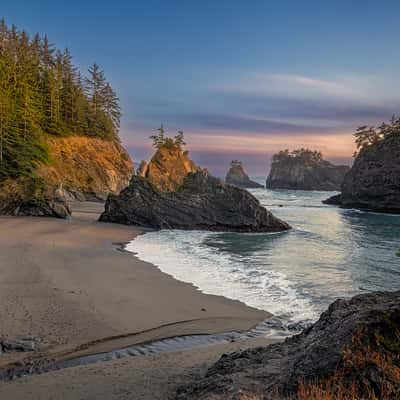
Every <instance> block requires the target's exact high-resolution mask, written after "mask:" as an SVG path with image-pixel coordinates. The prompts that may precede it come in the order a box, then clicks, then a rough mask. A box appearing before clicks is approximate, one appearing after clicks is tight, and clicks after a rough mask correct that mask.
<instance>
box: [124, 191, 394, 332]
mask: <svg viewBox="0 0 400 400" xmlns="http://www.w3.org/2000/svg"><path fill="white" fill-rule="evenodd" d="M250 191H251V193H252V194H253V195H254V196H256V197H257V198H258V199H259V200H260V202H261V204H262V205H263V206H265V207H267V208H268V209H269V210H271V211H272V212H273V213H274V214H275V215H276V216H277V217H280V218H281V219H283V220H285V221H287V222H288V223H290V224H291V226H292V227H293V229H292V230H290V231H288V232H283V233H275V234H242V233H211V232H204V231H201V232H200V231H179V230H162V231H158V232H149V233H146V234H144V235H142V236H139V237H137V238H136V239H134V240H133V241H132V242H131V243H129V244H128V245H127V250H129V251H132V252H134V253H136V254H137V256H138V257H139V258H140V259H142V260H144V261H148V262H150V263H152V264H155V265H157V266H158V267H159V268H160V269H161V270H162V271H163V272H166V273H168V274H170V275H172V276H173V277H175V278H176V279H179V280H181V281H184V282H190V283H193V284H194V285H195V286H197V287H198V288H199V289H200V290H201V291H203V292H204V293H209V294H215V295H223V296H225V297H229V298H231V299H236V300H241V301H242V302H244V303H246V304H248V305H249V306H253V307H257V308H259V309H263V310H266V311H269V312H271V313H273V314H275V315H276V316H277V317H278V318H279V319H280V320H281V321H283V322H284V323H285V324H286V325H289V324H292V323H295V324H297V323H300V324H302V323H307V322H311V321H315V320H316V319H317V318H318V316H319V315H320V313H321V312H322V311H324V310H325V309H326V308H327V306H328V305H329V304H330V303H331V302H332V301H333V300H335V299H337V298H339V297H349V296H353V295H355V294H358V293H365V292H369V291H373V290H399V289H400V257H398V256H396V253H397V251H399V249H400V216H396V215H386V214H377V213H371V212H362V211H358V210H343V209H340V208H337V207H334V206H329V205H324V204H322V200H324V199H326V198H328V197H329V196H332V195H333V194H335V193H332V192H308V191H307V192H306V191H291V190H266V189H254V190H250Z"/></svg>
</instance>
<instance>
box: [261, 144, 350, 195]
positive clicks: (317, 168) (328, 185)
mask: <svg viewBox="0 0 400 400" xmlns="http://www.w3.org/2000/svg"><path fill="white" fill-rule="evenodd" d="M349 169H350V168H349V167H348V166H345V165H333V164H332V163H330V162H329V161H326V160H324V159H323V158H322V154H321V153H320V152H318V151H312V150H309V149H299V150H294V151H292V152H289V150H284V151H280V152H279V153H278V154H275V155H274V157H273V159H272V165H271V171H270V173H269V176H268V178H267V182H266V186H267V188H268V189H293V190H327V191H330V190H332V191H334V190H340V188H341V185H342V183H343V180H344V177H345V175H346V173H347V172H348V171H349Z"/></svg>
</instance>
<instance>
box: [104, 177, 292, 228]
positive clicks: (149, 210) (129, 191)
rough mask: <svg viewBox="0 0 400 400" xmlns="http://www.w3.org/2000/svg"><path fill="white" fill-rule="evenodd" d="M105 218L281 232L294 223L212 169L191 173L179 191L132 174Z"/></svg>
mask: <svg viewBox="0 0 400 400" xmlns="http://www.w3.org/2000/svg"><path fill="white" fill-rule="evenodd" d="M100 221H103V222H117V223H122V224H127V225H140V226H145V227H152V228H158V229H161V228H167V229H200V230H211V231H233V232H279V231H284V230H287V229H289V228H290V226H289V225H288V224H287V223H285V222H283V221H281V220H279V219H278V218H276V217H274V216H273V215H272V214H271V213H270V212H269V211H267V210H266V209H265V208H264V207H262V206H261V205H260V203H259V201H258V200H257V199H256V198H255V197H254V196H252V195H251V194H250V193H249V192H247V191H246V190H243V189H240V188H237V187H234V186H231V185H225V184H224V183H223V182H222V181H220V180H219V179H217V178H214V177H212V176H210V175H209V174H208V173H207V172H206V171H199V172H196V173H190V174H188V175H187V176H186V178H185V180H184V181H183V184H182V185H181V186H179V188H178V189H177V191H176V192H162V191H160V190H158V189H157V188H156V186H154V185H153V184H152V183H151V182H150V181H149V180H147V179H145V178H141V177H138V176H134V177H132V180H131V183H130V185H129V187H128V188H126V189H125V190H123V191H122V192H121V193H120V195H119V196H115V195H110V196H109V197H108V199H107V202H106V205H105V211H104V213H103V214H102V215H101V217H100Z"/></svg>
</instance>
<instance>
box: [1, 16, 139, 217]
mask: <svg viewBox="0 0 400 400" xmlns="http://www.w3.org/2000/svg"><path fill="white" fill-rule="evenodd" d="M0 28H1V29H0V50H1V51H0V65H1V87H0V104H1V124H0V214H6V215H40V216H59V217H65V216H67V215H68V214H69V209H68V207H67V205H66V202H67V201H68V200H71V199H78V200H85V199H86V200H104V199H105V198H106V196H107V195H108V193H118V192H119V191H120V190H121V189H122V188H123V187H125V186H126V185H127V184H128V183H129V179H130V176H131V174H132V172H133V171H132V170H133V166H132V162H131V160H130V158H129V155H128V154H127V152H126V151H125V150H124V149H123V148H122V147H121V145H120V143H119V138H118V132H119V127H120V117H121V110H120V106H119V99H118V97H117V95H116V93H115V91H114V90H113V88H112V87H111V85H110V83H109V82H108V81H107V80H106V77H105V74H104V71H102V70H101V68H100V67H99V65H98V64H96V63H94V64H92V65H91V66H90V67H89V69H88V75H87V76H84V75H83V74H81V73H80V72H79V71H78V68H76V67H75V66H74V65H73V62H72V56H71V54H70V52H69V51H68V50H64V51H61V50H57V49H56V48H55V47H54V46H53V45H52V44H50V43H49V40H48V38H47V36H46V35H45V36H41V35H39V34H36V35H35V36H34V37H32V38H30V37H29V35H28V34H27V32H26V31H20V30H18V29H17V28H16V27H15V26H12V27H8V26H7V25H6V23H5V21H4V20H2V21H0Z"/></svg>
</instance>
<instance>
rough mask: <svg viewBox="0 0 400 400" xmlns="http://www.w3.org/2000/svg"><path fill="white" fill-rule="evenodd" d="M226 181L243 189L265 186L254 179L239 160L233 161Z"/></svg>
mask: <svg viewBox="0 0 400 400" xmlns="http://www.w3.org/2000/svg"><path fill="white" fill-rule="evenodd" d="M225 182H226V183H229V184H230V185H234V186H237V187H240V188H243V189H251V188H263V187H264V186H263V185H260V184H259V183H257V182H254V181H252V180H251V179H250V178H249V176H248V175H247V174H246V172H245V171H244V169H243V165H242V163H241V162H240V161H237V160H234V161H232V162H231V165H230V168H229V171H228V173H227V174H226V177H225Z"/></svg>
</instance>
